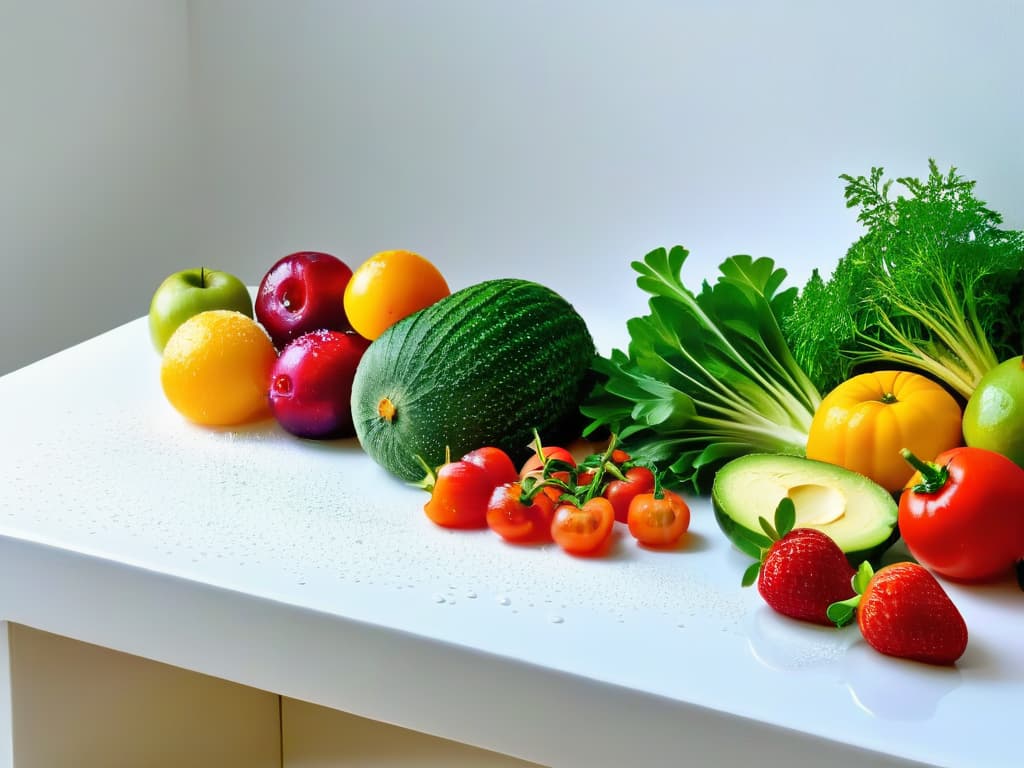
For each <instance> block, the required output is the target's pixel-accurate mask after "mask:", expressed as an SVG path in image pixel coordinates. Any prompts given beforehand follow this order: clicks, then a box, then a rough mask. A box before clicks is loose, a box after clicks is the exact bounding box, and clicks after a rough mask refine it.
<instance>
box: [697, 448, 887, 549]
mask: <svg viewBox="0 0 1024 768" xmlns="http://www.w3.org/2000/svg"><path fill="white" fill-rule="evenodd" d="M787 496H788V497H789V498H790V499H792V500H793V506H794V507H795V508H796V525H795V526H794V527H796V528H817V529H818V530H820V531H822V532H823V533H826V534H828V536H829V537H830V538H831V539H832V540H833V541H834V542H835V543H836V544H838V545H839V548H840V549H841V550H843V552H844V553H845V554H846V557H847V559H848V560H849V561H850V563H851V564H852V565H854V567H856V566H857V565H859V564H860V563H861V562H863V561H864V560H872V561H874V560H876V559H877V558H878V557H879V556H881V554H882V553H883V552H885V550H887V549H888V548H889V547H891V546H892V545H893V543H895V541H896V540H897V539H898V538H899V529H898V528H897V527H896V520H897V506H896V502H895V500H894V499H893V497H892V496H891V495H890V494H889V492H888V491H887V490H885V489H884V488H883V487H882V486H880V485H878V483H876V482H874V481H873V480H871V479H869V478H867V477H865V476H864V475H861V474H859V473H857V472H853V471H852V470H849V469H845V468H843V467H839V466H836V465H835V464H829V463H827V462H824V461H816V460H814V459H806V458H803V457H801V456H785V455H779V454H761V453H754V454H748V455H746V456H741V457H739V458H737V459H733V460H732V461H730V462H729V463H728V464H726V465H725V466H723V467H722V468H721V469H720V470H719V471H718V473H717V474H716V475H715V481H714V485H713V486H712V489H711V505H712V507H713V508H714V510H715V520H716V521H717V522H718V527H719V528H721V529H722V532H723V533H725V535H726V536H728V537H729V540H730V541H732V543H733V544H735V545H736V547H738V548H739V549H740V550H742V551H743V552H746V553H747V554H748V555H750V556H751V557H759V556H760V550H761V548H767V547H769V546H770V545H771V540H770V539H769V538H768V537H767V536H766V535H765V533H764V529H762V528H761V524H760V523H759V522H758V518H759V517H763V518H765V519H766V520H768V521H769V522H771V521H773V520H774V517H775V508H776V507H777V506H778V505H779V502H780V501H781V500H782V499H783V498H785V497H787Z"/></svg>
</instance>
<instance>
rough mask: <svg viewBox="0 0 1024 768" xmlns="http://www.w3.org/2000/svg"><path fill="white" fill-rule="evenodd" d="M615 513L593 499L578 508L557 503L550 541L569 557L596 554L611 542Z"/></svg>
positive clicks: (604, 501)
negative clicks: (553, 541) (551, 539)
mask: <svg viewBox="0 0 1024 768" xmlns="http://www.w3.org/2000/svg"><path fill="white" fill-rule="evenodd" d="M614 524H615V510H614V509H612V505H611V502H609V501H608V499H606V498H604V497H603V496H597V497H595V498H593V499H591V500H590V501H588V502H586V503H585V504H584V505H583V506H582V507H577V506H576V505H575V504H561V505H559V506H558V507H557V508H556V509H555V517H554V520H552V521H551V538H553V539H554V540H555V543H556V544H558V546H560V547H561V548H562V549H564V550H565V551H566V552H568V553H569V554H570V555H596V554H599V553H600V551H601V550H602V549H603V548H604V546H605V545H606V544H607V543H608V542H609V541H610V540H611V535H612V527H613V525H614Z"/></svg>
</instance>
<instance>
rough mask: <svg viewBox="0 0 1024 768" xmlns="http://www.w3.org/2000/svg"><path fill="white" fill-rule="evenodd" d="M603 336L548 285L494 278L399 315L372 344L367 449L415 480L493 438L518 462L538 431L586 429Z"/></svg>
mask: <svg viewBox="0 0 1024 768" xmlns="http://www.w3.org/2000/svg"><path fill="white" fill-rule="evenodd" d="M595 354H596V351H595V348H594V341H593V339H592V338H591V335H590V332H589V331H588V329H587V326H586V323H585V322H584V320H583V318H582V317H581V316H580V315H579V313H578V312H577V311H576V310H575V309H574V308H573V307H572V305H570V304H569V302H567V301H566V300H565V299H564V298H563V297H561V296H560V295H558V294H557V293H555V292H554V291H552V290H551V289H550V288H547V287H545V286H542V285H540V284H538V283H535V282H531V281H527V280H518V279H498V280H488V281H485V282H482V283H478V284H476V285H472V286H469V287H468V288H464V289H462V290H460V291H456V292H455V293H453V294H451V295H450V296H447V297H445V298H443V299H441V300H440V301H438V302H436V303H435V304H432V305H431V306H429V307H427V308H425V309H422V310H420V311H419V312H416V313H414V314H412V315H410V316H409V317H406V318H404V319H403V320H400V321H398V322H397V323H395V324H394V325H393V326H391V327H390V328H388V329H387V330H386V331H385V332H384V333H383V334H381V336H380V337H378V338H377V339H376V340H375V341H374V342H373V343H372V344H371V345H370V347H369V348H368V349H367V350H366V352H365V353H364V354H363V357H362V359H361V360H360V362H359V367H358V369H357V370H356V375H355V380H354V382H353V385H352V417H353V422H354V424H355V429H356V436H357V437H358V439H359V442H360V444H361V445H362V447H363V449H364V450H365V451H366V452H367V453H368V454H369V455H370V456H371V457H372V458H373V459H374V460H375V461H376V462H377V463H379V464H380V465H381V466H383V467H384V468H385V469H386V470H388V471H389V472H391V473H392V474H394V475H397V476H398V477H400V478H402V479H403V480H408V481H410V482H413V481H417V480H420V479H422V477H423V475H424V469H423V466H422V464H421V463H420V462H419V460H418V459H417V456H419V457H422V459H423V460H424V461H425V462H427V464H428V465H430V466H432V467H436V466H439V465H441V464H442V463H444V461H445V459H446V456H448V455H450V456H452V457H454V458H459V457H460V456H462V455H463V454H465V453H468V452H469V451H471V450H473V449H475V448H480V447H483V446H486V445H491V446H496V447H498V448H501V449H502V450H504V451H506V452H507V453H508V454H509V455H510V456H511V457H512V459H513V460H514V461H517V462H518V461H520V460H522V459H524V458H525V457H526V456H527V455H528V454H529V452H530V445H531V441H532V439H533V431H534V429H536V430H537V431H538V432H539V433H540V435H541V438H542V440H544V441H545V442H546V443H554V442H558V441H561V440H565V439H570V438H573V437H575V436H578V435H579V430H580V428H581V427H582V419H581V416H580V411H579V407H580V403H582V402H583V399H584V398H585V397H586V396H587V395H588V394H589V391H590V388H591V385H592V378H591V376H592V373H591V371H592V368H591V364H592V362H593V360H594V356H595Z"/></svg>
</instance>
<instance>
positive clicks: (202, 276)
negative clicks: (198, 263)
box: [199, 267, 206, 288]
mask: <svg viewBox="0 0 1024 768" xmlns="http://www.w3.org/2000/svg"><path fill="white" fill-rule="evenodd" d="M199 287H200V288H205V287H206V267H200V268H199Z"/></svg>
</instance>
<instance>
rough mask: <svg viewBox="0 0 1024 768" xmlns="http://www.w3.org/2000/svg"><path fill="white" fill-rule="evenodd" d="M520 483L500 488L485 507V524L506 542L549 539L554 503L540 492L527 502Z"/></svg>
mask: <svg viewBox="0 0 1024 768" xmlns="http://www.w3.org/2000/svg"><path fill="white" fill-rule="evenodd" d="M522 497H523V486H522V485H521V484H520V483H505V484H504V485H499V486H498V487H497V488H495V489H494V492H493V493H492V494H491V498H490V501H489V502H488V504H487V525H488V527H489V528H490V529H491V530H492V531H494V532H495V533H497V534H498V535H499V536H501V537H502V538H503V539H505V541H511V542H513V543H516V544H525V543H533V542H540V541H550V540H551V519H552V518H553V517H554V514H555V503H554V502H553V501H552V500H551V499H550V497H548V496H547V495H546V494H544V493H543V492H541V493H538V494H535V495H534V496H533V498H532V499H530V500H529V501H527V502H524V501H523V500H522Z"/></svg>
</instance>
